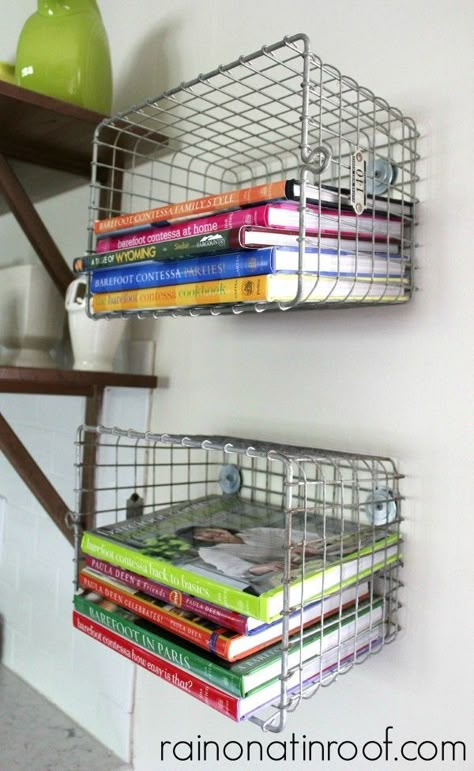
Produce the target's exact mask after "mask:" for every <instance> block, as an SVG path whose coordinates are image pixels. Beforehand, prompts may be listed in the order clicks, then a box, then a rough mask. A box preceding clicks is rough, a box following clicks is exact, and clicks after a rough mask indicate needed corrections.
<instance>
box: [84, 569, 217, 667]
mask: <svg viewBox="0 0 474 771" xmlns="http://www.w3.org/2000/svg"><path fill="white" fill-rule="evenodd" d="M79 584H80V585H81V586H82V587H83V588H84V589H89V590H90V591H92V592H96V593H97V594H100V595H101V597H105V598H106V599H107V600H111V602H115V603H116V604H117V605H120V606H121V607H122V608H126V609H127V610H129V611H131V613H135V614H136V615H137V616H141V617H142V618H146V619H147V620H148V621H151V622H152V623H153V624H156V625H157V626H159V627H161V628H162V629H167V630H168V631H169V632H173V634H177V635H178V636H179V637H182V638H183V639H185V640H189V642H191V643H193V644H194V645H198V646H199V647H200V648H204V649H205V650H209V649H210V641H211V636H212V635H211V633H210V632H208V631H207V630H205V629H201V628H200V627H199V626H198V625H195V624H193V623H190V622H185V621H182V620H181V619H179V618H178V617H177V616H176V615H175V614H173V613H167V612H166V611H164V610H161V609H160V608H159V607H157V606H156V605H154V603H152V602H147V601H146V600H143V599H142V598H139V597H135V596H134V595H133V594H129V593H128V592H125V591H121V590H120V589H118V588H115V587H111V586H109V585H108V584H107V583H105V582H102V581H99V580H96V579H94V578H92V577H91V576H88V575H84V574H82V573H81V574H80V575H79ZM214 649H215V652H216V653H217V652H218V655H221V656H225V655H226V649H227V645H226V644H224V641H223V640H217V641H216V646H215V648H214ZM217 649H218V650H217Z"/></svg>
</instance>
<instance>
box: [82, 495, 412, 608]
mask: <svg viewBox="0 0 474 771" xmlns="http://www.w3.org/2000/svg"><path fill="white" fill-rule="evenodd" d="M298 520H299V521H298ZM310 527H311V529H310ZM288 539H289V540H288ZM398 540H399V536H398V534H397V533H392V532H391V531H390V528H388V527H386V526H382V527H379V528H374V527H373V525H362V524H360V523H359V524H358V523H355V522H351V521H344V525H343V527H342V525H341V520H339V519H337V518H334V519H333V518H330V517H324V518H323V517H318V516H316V515H315V516H314V517H311V525H310V526H309V525H308V526H307V527H305V522H304V520H302V519H301V518H299V517H298V514H297V513H295V514H294V516H293V527H292V529H291V535H289V534H288V533H287V531H286V521H285V512H284V511H283V510H281V509H277V508H272V507H270V506H265V505H263V504H257V503H254V502H249V501H245V500H242V499H240V498H238V497H237V496H218V495H216V496H207V497H205V498H202V499H197V500H195V501H191V502H187V503H182V504H177V505H174V506H172V507H170V508H169V509H168V510H160V511H158V512H156V513H152V514H146V515H143V516H142V517H137V518H134V519H131V520H127V521H126V522H119V523H116V524H112V525H106V526H104V527H99V528H97V529H96V530H94V531H86V532H85V533H84V535H83V538H82V549H83V552H84V553H85V554H89V555H91V556H93V557H96V558H98V559H103V560H105V561H107V562H110V563H111V564H115V565H119V566H120V567H123V568H125V569H127V570H131V571H133V572H135V573H138V574H139V575H144V576H146V577H148V578H151V579H153V580H155V581H159V582H160V583H163V584H165V585H167V586H172V587H174V588H177V589H179V590H180V591H184V592H188V593H189V594H192V595H193V596H197V597H200V598H203V599H206V600H208V601H210V602H215V603H216V604H218V605H222V606H223V607H227V608H230V609H231V610H236V611H238V612H240V613H245V614H247V615H250V616H254V617H256V618H260V619H262V620H263V621H271V620H273V619H274V618H276V617H278V616H279V614H280V613H281V610H282V607H283V605H282V603H283V586H282V579H283V576H284V563H285V559H286V557H287V555H288V554H291V560H290V561H291V565H290V576H289V577H290V602H298V601H300V602H301V590H302V589H304V595H305V596H304V598H303V599H304V600H305V601H307V600H309V599H312V598H317V597H318V596H321V595H322V594H329V593H330V592H331V591H335V590H336V589H337V588H338V587H340V586H344V585H346V584H347V583H351V582H355V581H357V580H362V579H363V578H366V577H367V575H370V574H371V573H372V572H374V570H376V569H377V568H379V567H382V566H384V565H388V564H390V563H391V562H393V561H395V560H396V559H397V558H398V551H399V549H398V545H397V542H398ZM289 543H290V544H291V549H290V550H289V549H288V545H289ZM303 577H304V581H303V580H302V579H303Z"/></svg>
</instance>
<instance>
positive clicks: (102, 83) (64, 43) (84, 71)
mask: <svg viewBox="0 0 474 771" xmlns="http://www.w3.org/2000/svg"><path fill="white" fill-rule="evenodd" d="M16 82H17V85H19V86H23V87H24V88H29V89H30V90H32V91H37V92H39V93H40V94H47V95H48V96H52V97H54V98H55V99H61V100H63V101H64V102H72V103H73V104H77V105H79V106H80V107H86V108H87V109H89V110H95V111H97V112H100V113H103V114H105V115H110V110H111V106H112V67H111V62H110V50H109V43H108V40H107V34H106V31H105V27H104V24H103V21H102V17H101V15H100V11H99V8H98V7H97V2H96V0H38V10H37V11H36V13H34V14H33V15H32V16H30V17H29V18H28V19H27V20H26V22H25V24H24V26H23V29H22V31H21V33H20V37H19V40H18V45H17V52H16Z"/></svg>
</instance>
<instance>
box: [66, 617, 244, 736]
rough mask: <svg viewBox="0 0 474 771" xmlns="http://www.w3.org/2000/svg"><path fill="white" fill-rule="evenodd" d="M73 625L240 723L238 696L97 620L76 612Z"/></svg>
mask: <svg viewBox="0 0 474 771" xmlns="http://www.w3.org/2000/svg"><path fill="white" fill-rule="evenodd" d="M73 624H74V626H75V627H76V629H78V630H79V631H80V632H83V633H84V634H86V635H88V636H89V637H92V638H93V639H94V640H97V642H100V643H102V645H105V646H107V647H108V648H111V649H112V650H114V651H116V652H117V653H120V654H121V655H122V656H124V657H125V658H127V659H129V660H130V661H132V662H133V663H134V664H138V665H139V666H141V667H143V669H146V670H148V672H152V673H153V674H154V675H157V676H158V677H160V678H161V679H162V680H165V681H166V682H167V683H170V685H174V686H175V687H176V688H179V689H180V690H181V691H184V692H185V693H188V694H189V695H190V696H194V698H196V699H199V701H202V702H204V704H207V705H208V706H209V707H212V708H213V709H215V710H217V711H218V712H220V713H221V714H222V715H225V716H226V717H230V718H232V720H236V721H238V720H239V717H238V707H239V700H238V699H237V698H236V697H235V696H231V695H230V694H228V693H224V692H223V691H221V690H219V689H218V688H216V687H215V686H213V685H210V684H209V683H206V682H205V681H204V680H201V679H200V678H198V677H196V676H195V675H193V674H191V672H185V671H184V670H182V669H180V668H179V667H176V666H174V664H171V663H170V662H169V661H166V660H165V659H161V658H160V657H159V656H155V655H154V654H153V653H150V652H149V651H147V650H146V649H145V648H141V647H140V646H139V645H136V644H135V643H133V642H131V641H130V640H128V639H127V638H125V637H120V635H118V634H115V632H112V631H111V630H110V629H108V628H107V627H103V626H101V625H100V624H96V623H95V621H91V620H90V619H88V618H85V617H84V616H82V615H81V614H80V613H78V612H77V611H76V610H74V611H73Z"/></svg>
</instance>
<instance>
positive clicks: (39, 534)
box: [0, 388, 150, 760]
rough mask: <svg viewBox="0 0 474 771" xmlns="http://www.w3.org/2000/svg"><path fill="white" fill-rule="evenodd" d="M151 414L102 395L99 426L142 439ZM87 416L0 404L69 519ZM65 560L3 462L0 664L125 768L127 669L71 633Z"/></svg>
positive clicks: (13, 398) (24, 399) (66, 400)
mask: <svg viewBox="0 0 474 771" xmlns="http://www.w3.org/2000/svg"><path fill="white" fill-rule="evenodd" d="M149 404H150V392H149V391H148V390H145V389H126V388H121V389H112V388H110V389H106V392H105V395H104V406H103V417H102V423H103V424H104V425H119V426H120V427H122V428H135V429H137V430H141V431H145V430H147V428H148V415H149ZM84 407H85V399H84V398H82V397H66V396H35V395H17V394H2V395H0V412H1V413H2V414H3V416H4V417H5V419H6V420H7V421H8V422H9V424H10V425H11V427H12V428H13V430H14V431H15V432H16V433H17V435H18V437H19V438H20V440H21V441H22V442H23V444H24V445H25V447H26V448H27V449H28V451H29V452H30V453H31V454H32V455H33V457H34V459H35V460H36V461H37V463H38V464H39V466H40V467H41V469H42V470H43V471H44V472H45V474H46V475H47V476H48V478H49V479H50V480H51V482H52V483H53V485H54V486H55V487H56V489H57V490H58V492H59V494H60V495H61V496H62V498H63V500H64V501H65V502H66V504H67V505H68V506H69V507H70V508H71V509H74V506H75V496H74V487H75V470H74V461H75V447H74V441H75V437H76V430H77V428H78V426H79V425H81V424H82V423H83V420H84ZM72 557H73V550H72V547H71V546H70V545H69V543H68V542H67V541H66V540H65V538H64V537H63V535H62V534H61V533H60V531H59V530H58V529H57V527H56V526H55V525H54V523H53V522H52V521H51V520H50V518H49V517H48V515H47V514H46V512H45V511H44V510H43V509H42V507H41V506H40V504H39V503H38V502H37V500H36V499H35V497H34V496H33V495H32V494H31V493H30V492H29V490H28V488H27V486H26V485H25V483H24V482H23V481H22V480H21V478H20V477H19V476H18V474H17V473H16V471H15V470H14V469H13V468H12V467H11V466H10V464H9V463H8V461H7V460H6V458H5V457H4V456H3V455H0V615H1V616H2V617H3V637H4V639H3V661H4V664H5V665H6V666H7V667H8V668H9V669H11V670H13V671H14V672H16V673H17V674H18V675H20V677H22V678H23V679H24V680H26V681H27V682H28V683H30V684H31V685H32V686H33V687H34V688H36V690H38V691H39V692H40V693H42V694H43V695H45V696H46V697H47V698H48V699H49V700H50V701H52V702H53V703H54V704H56V705H57V706H58V707H59V708H60V709H62V710H63V711H64V712H65V713H66V714H68V715H70V716H71V717H72V718H73V719H75V720H76V721H77V722H78V723H80V724H81V725H82V726H83V727H84V728H85V729H86V730H88V731H90V732H91V733H92V734H94V736H96V737H97V738H98V739H99V740H100V741H102V742H103V743H104V744H106V745H107V746H108V747H110V748H111V749H112V750H113V751H114V752H115V753H116V754H117V755H119V756H120V757H121V758H122V759H124V760H128V759H129V755H130V735H131V713H132V706H133V687H134V668H133V665H131V664H130V663H129V662H128V661H126V660H125V659H123V658H122V657H120V656H118V655H117V654H114V653H113V652H112V651H109V650H108V649H106V648H103V647H101V646H100V645H98V644H97V643H96V642H94V641H92V640H89V639H88V638H86V637H85V636H84V635H81V634H80V633H79V632H77V631H75V630H74V629H73V627H72V623H71V612H72V594H73V580H74V566H73V562H72Z"/></svg>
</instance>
